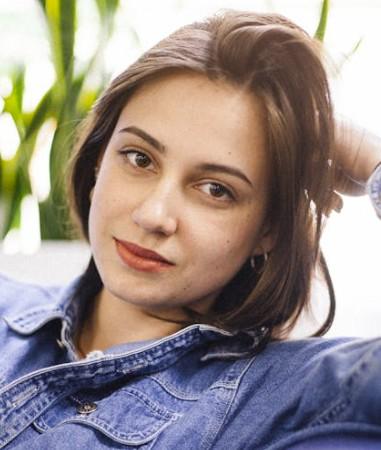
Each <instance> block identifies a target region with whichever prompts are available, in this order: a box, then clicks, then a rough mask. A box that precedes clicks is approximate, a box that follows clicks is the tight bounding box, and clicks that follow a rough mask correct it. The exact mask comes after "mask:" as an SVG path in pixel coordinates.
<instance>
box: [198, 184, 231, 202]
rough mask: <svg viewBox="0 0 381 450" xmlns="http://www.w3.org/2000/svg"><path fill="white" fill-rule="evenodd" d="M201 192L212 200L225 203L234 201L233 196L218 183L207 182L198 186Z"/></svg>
mask: <svg viewBox="0 0 381 450" xmlns="http://www.w3.org/2000/svg"><path fill="white" fill-rule="evenodd" d="M200 189H201V191H203V192H205V193H206V194H208V195H210V196H211V197H213V198H216V199H221V200H225V201H230V200H234V196H233V194H232V193H231V191H230V190H229V189H227V188H226V187H225V186H223V185H222V184H220V183H215V182H209V183H205V184H203V185H201V186H200Z"/></svg>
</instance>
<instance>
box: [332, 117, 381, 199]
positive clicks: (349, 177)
mask: <svg viewBox="0 0 381 450" xmlns="http://www.w3.org/2000/svg"><path fill="white" fill-rule="evenodd" d="M335 151H336V155H335V156H336V161H335V163H336V180H335V190H336V191H337V192H339V193H341V194H348V195H362V194H365V184H366V182H367V180H368V178H369V177H370V175H371V174H372V172H373V170H374V169H375V168H376V166H377V165H378V164H379V163H380V162H381V138H380V137H378V136H375V135H374V134H372V133H370V132H368V131H366V130H365V129H363V128H360V127H357V126H355V125H354V124H352V123H350V122H348V121H344V120H338V121H337V122H336V147H335Z"/></svg>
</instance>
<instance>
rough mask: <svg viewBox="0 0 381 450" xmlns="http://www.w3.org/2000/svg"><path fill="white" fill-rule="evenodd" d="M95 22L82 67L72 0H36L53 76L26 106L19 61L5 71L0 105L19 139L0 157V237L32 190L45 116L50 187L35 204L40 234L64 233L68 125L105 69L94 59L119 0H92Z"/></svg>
mask: <svg viewBox="0 0 381 450" xmlns="http://www.w3.org/2000/svg"><path fill="white" fill-rule="evenodd" d="M94 2H95V5H96V8H97V11H98V14H99V19H100V20H99V23H100V37H99V41H98V42H99V43H98V45H97V49H96V51H95V52H94V53H93V54H92V55H90V56H89V59H88V61H87V63H86V65H85V67H81V68H78V67H76V60H75V57H74V44H75V38H76V30H77V24H76V21H77V2H76V1H75V0H36V5H37V6H38V7H40V9H41V12H42V16H43V20H44V21H45V24H46V29H47V34H48V39H49V42H50V48H51V59H52V63H53V66H54V72H55V81H54V83H53V84H52V86H51V87H50V88H49V89H48V90H47V92H46V93H45V94H44V95H43V97H42V98H41V99H40V101H39V103H38V105H37V106H36V108H35V109H34V111H32V112H29V113H27V112H25V111H23V107H22V105H23V96H24V87H25V86H24V81H25V67H23V66H18V67H15V68H14V69H13V71H12V73H11V74H10V79H11V82H12V90H11V93H10V94H9V95H8V96H7V97H6V98H4V108H3V111H4V112H7V113H9V114H10V115H11V116H12V118H13V121H14V123H15V125H16V127H17V132H18V135H19V138H20V145H19V148H18V149H17V152H16V153H15V155H14V157H13V158H12V159H10V160H5V159H3V160H0V188H1V190H0V201H1V203H2V206H3V215H4V220H3V221H4V224H3V229H2V230H1V237H4V236H5V235H6V234H7V233H8V232H9V230H11V229H17V228H18V227H19V226H20V208H21V203H22V200H23V198H24V197H25V196H26V195H28V194H30V193H31V192H32V186H31V179H30V176H29V173H28V172H29V165H30V161H31V158H32V155H33V153H34V152H35V151H36V139H37V137H38V133H39V132H40V131H41V129H42V127H43V126H44V124H46V123H47V121H48V120H49V119H50V123H55V125H56V126H55V131H54V135H53V141H52V144H51V150H50V183H51V189H50V193H49V196H48V197H47V199H45V200H44V201H42V202H41V203H40V204H39V209H40V224H41V236H42V238H43V239H65V238H70V227H68V226H67V225H68V223H69V222H68V212H67V208H66V204H65V195H64V187H63V185H64V183H63V174H64V168H65V166H66V163H67V160H68V158H69V156H70V150H71V147H72V143H73V137H74V130H75V127H76V125H77V124H78V122H79V121H80V120H81V119H82V118H83V117H84V115H85V114H86V112H87V111H88V110H89V108H90V107H91V105H92V104H93V102H94V100H95V99H96V97H97V95H98V94H99V92H100V91H101V90H102V89H103V87H104V84H105V81H106V79H108V75H109V74H107V73H106V72H105V70H104V68H103V67H99V64H97V62H98V60H99V59H100V58H101V56H102V53H103V50H104V44H105V43H106V42H107V40H108V39H109V38H110V36H111V34H112V32H113V28H114V22H115V13H116V11H117V9H118V5H119V0H94ZM95 70H96V71H98V73H100V75H101V76H99V77H98V79H100V82H99V83H98V85H96V86H91V85H90V84H89V83H88V80H89V77H90V76H91V75H92V74H93V72H94V71H95Z"/></svg>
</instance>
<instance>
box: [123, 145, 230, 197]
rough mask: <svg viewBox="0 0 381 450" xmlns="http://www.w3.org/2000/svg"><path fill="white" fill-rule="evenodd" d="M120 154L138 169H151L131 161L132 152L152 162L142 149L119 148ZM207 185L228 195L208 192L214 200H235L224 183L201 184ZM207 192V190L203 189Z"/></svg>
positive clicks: (210, 182)
mask: <svg viewBox="0 0 381 450" xmlns="http://www.w3.org/2000/svg"><path fill="white" fill-rule="evenodd" d="M119 154H120V155H122V156H123V158H124V159H126V160H127V163H128V164H130V165H131V166H132V167H134V168H136V169H143V170H149V169H147V168H146V167H141V166H138V165H137V164H134V163H132V162H131V160H130V158H129V155H131V154H136V155H140V156H143V157H145V158H148V160H149V161H150V164H152V159H151V157H150V156H148V155H147V154H146V153H144V152H142V151H140V150H132V149H131V150H119ZM205 185H209V186H215V187H216V186H218V187H219V188H221V190H222V191H223V196H226V197H227V198H225V199H221V197H215V196H213V195H210V194H207V195H208V196H209V197H211V198H213V199H214V200H217V201H219V202H231V201H234V200H235V197H234V195H233V193H232V192H231V191H230V190H229V189H228V188H227V187H226V186H224V185H223V184H221V183H217V182H215V181H209V182H206V183H203V184H201V186H205ZM202 192H205V191H202Z"/></svg>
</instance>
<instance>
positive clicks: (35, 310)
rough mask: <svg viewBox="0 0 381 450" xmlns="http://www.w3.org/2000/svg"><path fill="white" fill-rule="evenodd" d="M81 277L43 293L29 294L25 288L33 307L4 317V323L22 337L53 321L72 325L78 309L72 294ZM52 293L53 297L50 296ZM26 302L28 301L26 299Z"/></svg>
mask: <svg viewBox="0 0 381 450" xmlns="http://www.w3.org/2000/svg"><path fill="white" fill-rule="evenodd" d="M80 278H81V277H77V278H75V279H74V280H73V281H72V282H71V283H69V284H68V285H66V286H64V287H61V288H57V287H51V288H47V289H46V290H45V291H44V293H46V294H45V295H44V294H43V293H41V292H40V293H39V294H36V293H35V292H33V293H30V292H29V291H28V289H27V288H26V289H25V290H24V292H25V296H29V295H33V296H34V297H36V296H37V295H39V297H38V298H33V302H31V303H33V306H30V307H25V308H24V309H23V311H22V312H21V313H20V312H18V313H12V312H11V313H9V314H7V315H5V316H4V319H5V321H6V322H7V324H8V326H9V327H10V328H12V330H14V331H16V332H17V333H20V334H23V335H29V334H32V333H35V332H36V331H38V330H39V329H40V328H41V327H43V326H44V325H45V324H46V323H48V322H50V321H52V320H54V319H61V320H66V321H67V322H68V323H69V325H70V324H71V323H72V320H73V317H74V315H75V310H76V309H77V308H78V306H79V305H77V304H76V303H78V302H75V301H74V295H73V294H74V293H75V290H76V287H77V284H78V283H79V281H80ZM52 292H54V294H55V295H51V294H52ZM26 300H28V299H26Z"/></svg>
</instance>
